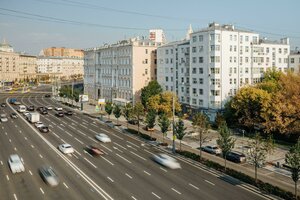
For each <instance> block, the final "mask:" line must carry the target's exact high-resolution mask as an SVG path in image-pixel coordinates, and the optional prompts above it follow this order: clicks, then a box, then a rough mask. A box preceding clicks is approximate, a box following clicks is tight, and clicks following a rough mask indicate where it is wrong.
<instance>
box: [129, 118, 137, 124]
mask: <svg viewBox="0 0 300 200" xmlns="http://www.w3.org/2000/svg"><path fill="white" fill-rule="evenodd" d="M128 123H129V124H133V125H137V124H138V123H139V121H138V120H136V119H131V120H129V121H128Z"/></svg>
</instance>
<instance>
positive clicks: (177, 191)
mask: <svg viewBox="0 0 300 200" xmlns="http://www.w3.org/2000/svg"><path fill="white" fill-rule="evenodd" d="M171 189H172V190H173V191H174V192H176V193H177V194H181V193H180V192H178V191H177V190H175V189H174V188H171Z"/></svg>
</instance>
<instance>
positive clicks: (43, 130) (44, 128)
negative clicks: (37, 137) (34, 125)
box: [38, 125, 49, 133]
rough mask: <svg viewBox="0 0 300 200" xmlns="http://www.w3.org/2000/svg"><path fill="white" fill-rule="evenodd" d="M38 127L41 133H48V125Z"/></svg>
mask: <svg viewBox="0 0 300 200" xmlns="http://www.w3.org/2000/svg"><path fill="white" fill-rule="evenodd" d="M38 129H39V131H40V132H42V133H48V132H49V128H48V126H45V125H42V126H40V127H38Z"/></svg>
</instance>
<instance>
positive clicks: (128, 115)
mask: <svg viewBox="0 0 300 200" xmlns="http://www.w3.org/2000/svg"><path fill="white" fill-rule="evenodd" d="M132 111H133V107H132V104H131V103H127V104H126V105H125V107H124V108H123V115H124V117H125V119H126V121H127V128H128V121H129V120H130V119H131V118H132Z"/></svg>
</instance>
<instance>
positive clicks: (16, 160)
mask: <svg viewBox="0 0 300 200" xmlns="http://www.w3.org/2000/svg"><path fill="white" fill-rule="evenodd" d="M8 165H9V168H10V170H11V172H12V173H13V174H15V173H19V172H24V171H25V167H24V164H23V161H22V160H21V158H20V157H19V155H18V154H12V155H10V156H9V158H8Z"/></svg>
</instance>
